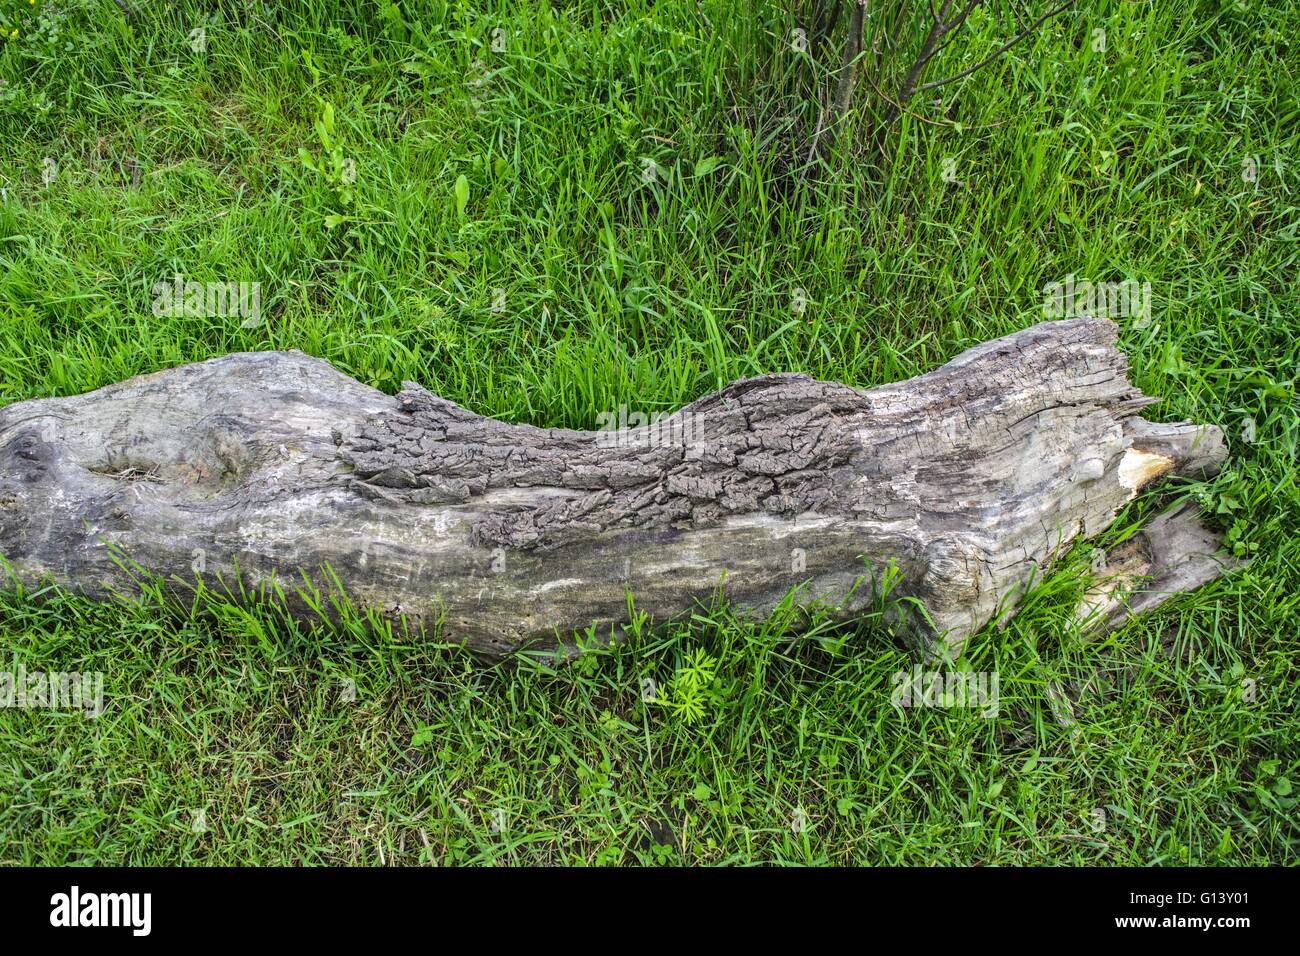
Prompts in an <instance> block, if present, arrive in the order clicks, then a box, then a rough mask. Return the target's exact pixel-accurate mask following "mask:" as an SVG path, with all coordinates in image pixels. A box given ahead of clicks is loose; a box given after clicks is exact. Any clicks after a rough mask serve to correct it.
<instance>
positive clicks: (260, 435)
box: [0, 319, 1226, 657]
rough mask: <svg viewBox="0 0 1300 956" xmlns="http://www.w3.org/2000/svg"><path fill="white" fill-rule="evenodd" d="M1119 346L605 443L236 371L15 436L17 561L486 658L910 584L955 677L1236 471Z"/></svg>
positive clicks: (1084, 329) (1082, 339)
mask: <svg viewBox="0 0 1300 956" xmlns="http://www.w3.org/2000/svg"><path fill="white" fill-rule="evenodd" d="M1116 336H1117V330H1116V328H1115V326H1114V325H1113V324H1112V323H1110V322H1108V321H1104V320H1097V319H1075V320H1067V321H1057V322H1045V323H1042V324H1040V325H1036V326H1033V327H1031V328H1028V329H1025V330H1023V331H1020V332H1017V333H1015V334H1013V335H1009V336H1007V337H1005V338H1001V339H997V340H995V341H991V342H987V343H984V344H982V345H978V346H976V347H974V348H972V349H970V350H968V351H966V352H964V353H962V354H961V355H959V356H958V357H956V358H955V359H953V360H952V361H951V362H949V363H948V364H947V365H945V366H943V367H942V368H939V369H937V370H936V371H933V372H930V373H929V374H926V375H922V376H920V377H918V378H915V379H911V380H909V381H905V382H899V383H896V384H892V385H884V386H880V387H877V388H872V389H867V390H858V389H854V388H850V387H849V386H846V385H839V384H835V383H830V382H820V381H816V380H814V379H811V378H808V377H806V376H803V375H793V374H778V375H763V376H760V377H758V378H752V379H746V380H743V381H738V382H734V383H733V384H731V385H728V386H727V387H726V388H724V389H722V390H721V391H719V392H717V393H715V394H712V395H709V396H707V397H704V398H701V399H699V400H698V401H696V402H694V403H692V404H690V405H688V406H686V407H685V408H683V409H682V410H681V411H679V412H677V413H676V414H674V415H672V416H669V417H668V418H666V419H664V420H661V421H657V422H653V423H651V424H647V425H643V426H642V427H637V428H626V429H614V430H606V431H598V432H581V431H569V430H564V429H545V428H535V427H532V426H528V425H510V424H506V423H504V422H500V421H495V420H492V419H488V418H484V417H481V416H479V415H476V414H474V413H472V412H470V411H467V410H466V409H464V408H461V407H459V406H457V405H454V404H452V403H451V402H448V401H445V400H443V399H441V398H439V397H437V396H436V395H433V394H431V393H429V392H427V391H425V390H424V389H423V388H421V387H420V386H418V385H415V384H412V383H406V384H405V386H404V387H403V389H402V391H401V392H400V394H398V395H397V396H395V397H393V396H388V395H385V394H383V393H382V392H379V391H377V390H375V389H373V388H370V387H368V386H365V385H362V384H360V383H358V382H356V381H354V380H353V379H351V378H349V377H347V376H346V375H344V374H342V373H341V372H339V371H337V370H336V369H334V368H333V367H332V366H330V365H329V364H328V363H327V362H325V361H323V360H321V359H316V358H312V357H310V356H307V355H304V354H301V353H298V352H253V353H243V354H235V355H228V356H225V357H223V358H218V359H213V360H210V361H207V362H201V363H198V364H194V365H186V366H182V367H180V368H174V369H170V370H167V371H163V372H158V373H155V374H151V375H144V376H140V377H137V378H133V379H131V380H129V381H126V382H122V383H119V384H116V385H112V386H108V387H106V388H101V389H99V390H97V391H94V392H90V393H87V394H84V395H79V396H75V397H68V398H48V399H36V400H31V401H24V402H18V403H15V404H12V405H10V406H8V407H6V408H4V409H0V555H3V556H4V557H5V558H6V559H7V561H8V562H10V564H11V573H12V574H13V575H15V576H16V577H17V579H18V580H20V581H22V582H26V583H28V584H34V583H36V582H38V581H46V580H49V581H53V582H55V583H57V584H59V585H63V586H66V587H69V588H72V589H75V590H77V591H80V592H83V593H86V594H88V595H92V596H104V595H107V594H109V593H112V592H114V591H117V590H120V589H122V588H125V587H129V586H130V584H131V571H130V565H132V564H134V565H135V566H138V568H140V569H143V570H145V571H147V572H149V573H150V574H153V575H158V576H161V577H162V578H164V579H166V580H168V581H169V582H171V583H172V584H173V586H176V587H185V586H193V583H194V581H195V578H196V577H198V578H201V579H203V581H204V583H205V584H208V585H209V586H210V587H214V588H215V589H217V590H223V591H225V592H227V593H234V594H239V593H241V591H249V592H256V591H257V590H258V588H259V585H262V584H265V583H266V582H267V581H268V580H276V581H279V582H280V583H281V584H282V585H283V586H284V587H285V589H286V590H287V591H288V592H289V601H290V603H291V606H292V607H293V608H294V610H295V612H296V613H301V614H303V615H304V616H312V615H313V614H314V613H315V612H314V611H312V610H311V608H310V604H311V602H310V601H307V600H304V599H303V598H302V595H301V594H298V595H296V596H295V593H294V589H295V583H296V584H297V585H298V586H299V587H300V588H305V584H304V582H310V584H311V586H312V587H319V588H322V589H324V588H327V587H328V586H329V583H330V581H332V580H334V579H335V577H334V576H336V579H337V582H339V583H341V584H342V585H343V586H344V587H345V589H346V591H347V593H348V595H349V597H350V599H351V600H352V601H354V602H356V603H358V604H360V605H364V606H368V607H371V608H374V609H377V610H379V611H380V612H381V613H383V614H385V615H389V616H391V617H394V618H400V619H402V620H404V621H405V622H406V624H407V625H409V626H413V627H423V628H425V629H426V632H430V633H431V632H432V630H433V625H435V623H436V624H438V625H439V626H440V628H441V630H440V634H441V639H442V640H446V641H453V642H463V643H464V644H466V645H468V646H469V647H470V648H471V649H473V650H475V651H477V652H480V653H482V654H485V655H488V656H493V657H495V656H501V655H504V654H508V653H511V652H514V651H516V650H519V649H520V648H522V647H525V646H536V647H542V648H546V647H556V646H561V645H563V644H564V643H565V642H566V640H568V639H569V638H571V636H572V635H573V633H574V632H575V631H582V630H584V629H586V628H588V627H589V626H590V625H592V624H593V623H595V624H596V625H597V626H598V628H599V629H600V631H601V633H604V634H609V633H610V631H611V628H612V629H617V628H618V627H619V625H621V624H622V623H623V622H624V621H625V619H626V616H627V610H628V594H629V592H630V593H631V594H632V595H633V596H634V598H635V603H636V606H637V607H638V609H640V610H641V611H644V612H647V613H648V614H650V615H651V616H652V617H653V618H654V619H656V620H663V619H666V618H671V617H674V616H677V615H681V614H683V613H686V612H688V611H689V610H691V609H692V607H694V606H695V605H696V604H697V603H698V602H706V603H707V602H708V601H710V600H711V599H712V598H713V597H714V596H715V595H716V594H717V593H718V590H719V588H721V589H722V592H723V593H724V594H725V596H726V598H727V599H728V600H730V601H731V602H732V603H733V604H734V605H735V607H736V608H737V609H739V610H740V611H742V612H744V613H746V614H749V615H757V616H761V615H763V614H766V613H768V612H769V611H770V610H771V609H772V608H774V607H775V606H776V605H777V604H778V603H779V602H780V601H781V600H782V599H783V598H784V597H785V596H786V595H787V593H788V592H789V590H790V589H791V588H792V587H796V586H801V587H802V588H803V591H802V592H801V599H802V600H803V601H805V602H818V603H820V604H823V605H825V606H827V607H829V608H833V609H834V610H833V613H834V615H836V616H837V617H840V618H845V619H848V618H852V617H853V616H854V615H855V614H858V613H860V612H861V611H862V610H863V609H864V608H865V607H867V606H868V604H869V602H870V601H871V600H872V594H871V592H872V587H871V586H870V582H872V581H874V580H876V579H877V578H878V577H879V575H880V574H881V573H883V571H884V569H885V568H886V567H889V566H890V565H891V564H892V565H893V566H895V568H896V570H897V572H898V574H899V579H900V581H901V584H900V585H899V589H900V591H901V593H904V594H907V595H910V596H912V597H915V598H916V599H918V601H919V603H920V604H921V605H922V606H924V608H925V610H926V612H927V614H928V623H927V624H926V628H927V633H928V634H930V635H931V637H932V638H934V639H936V643H935V644H934V645H933V646H934V647H937V648H943V649H946V650H947V651H948V652H949V653H955V652H957V651H959V650H960V648H961V647H962V645H963V643H964V641H965V639H966V638H967V637H968V636H969V635H970V634H971V633H972V632H973V631H974V630H976V629H977V628H979V627H981V626H982V625H983V624H985V623H987V622H988V621H989V620H991V619H993V618H994V617H995V616H999V617H1000V616H1003V615H1005V614H1006V613H1008V611H1009V609H1012V608H1014V605H1015V602H1016V601H1017V600H1018V598H1019V595H1020V594H1021V592H1022V590H1023V589H1024V588H1025V587H1026V585H1027V584H1028V583H1029V582H1030V581H1031V579H1033V578H1034V577H1035V576H1036V575H1037V573H1038V572H1039V571H1040V569H1042V568H1044V567H1046V566H1047V565H1048V564H1050V563H1051V561H1052V560H1053V558H1055V557H1056V556H1058V555H1060V554H1061V553H1062V552H1063V551H1064V550H1065V549H1067V548H1069V547H1070V545H1071V544H1072V542H1074V541H1075V540H1076V539H1081V538H1088V537H1092V536H1094V535H1097V534H1098V533H1100V532H1101V531H1103V530H1104V529H1105V528H1106V527H1107V526H1108V525H1109V524H1110V523H1111V522H1112V521H1113V520H1114V519H1115V517H1116V513H1117V512H1118V511H1119V510H1120V509H1121V508H1123V507H1124V505H1125V504H1126V503H1128V502H1129V501H1130V500H1132V499H1133V498H1134V497H1135V496H1136V495H1137V493H1138V491H1139V490H1140V489H1141V488H1142V487H1143V486H1144V485H1146V484H1147V483H1149V482H1150V481H1152V480H1154V479H1156V478H1158V477H1160V476H1162V475H1166V474H1170V473H1175V474H1183V475H1204V474H1209V473H1212V472H1213V471H1214V470H1215V469H1217V467H1218V466H1219V464H1220V463H1221V462H1222V461H1223V459H1224V457H1225V455H1226V450H1225V447H1224V444H1223V439H1222V435H1221V433H1220V432H1219V430H1218V429H1217V428H1214V427H1212V426H1205V427H1201V426H1196V425H1191V424H1187V423H1179V424H1156V423H1153V422H1149V421H1146V420H1145V419H1143V418H1141V417H1139V416H1138V412H1139V411H1140V410H1141V409H1143V408H1144V407H1145V406H1147V405H1149V404H1150V403H1151V402H1153V401H1154V399H1150V398H1147V397H1145V396H1144V395H1142V394H1141V392H1139V391H1138V390H1137V389H1135V388H1133V387H1132V386H1131V385H1130V384H1129V381H1128V378H1127V363H1126V360H1125V358H1124V356H1123V355H1122V354H1121V353H1120V352H1119V351H1118V349H1117V348H1116V347H1115V342H1116ZM1171 540H1173V539H1171ZM124 559H125V560H124ZM1165 563H1166V564H1167V563H1169V562H1165ZM327 569H328V570H327ZM330 572H332V576H331V573H330ZM1200 579H1201V577H1197V581H1198V582H1199V580H1200ZM232 583H233V584H234V585H237V587H232Z"/></svg>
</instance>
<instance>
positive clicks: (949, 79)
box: [915, 0, 1075, 93]
mask: <svg viewBox="0 0 1300 956" xmlns="http://www.w3.org/2000/svg"><path fill="white" fill-rule="evenodd" d="M1074 3H1075V0H1065V3H1062V4H1061V5H1060V6H1058V7H1054V8H1052V9H1051V10H1048V11H1047V12H1046V13H1044V14H1043V15H1042V16H1041V17H1039V18H1038V19H1037V20H1035V21H1034V22H1033V23H1031V24H1030V25H1029V26H1028V27H1027V28H1026V29H1024V30H1021V31H1020V32H1019V33H1018V34H1016V35H1015V36H1014V37H1012V38H1011V39H1010V40H1008V41H1007V42H1006V43H1004V44H1002V46H1000V47H998V48H997V49H996V50H994V51H993V52H992V53H990V54H989V55H988V56H986V57H985V58H984V59H982V60H980V61H979V62H978V63H976V64H975V65H974V66H972V67H970V68H968V69H965V70H962V71H961V72H960V73H954V74H953V75H952V76H946V77H944V78H943V79H942V80H931V81H930V82H929V83H922V84H921V85H920V86H918V87H917V88H916V90H915V92H917V93H924V92H925V91H926V90H933V89H935V88H936V87H940V86H946V85H948V84H949V83H955V82H956V81H957V80H960V79H964V78H965V77H968V76H970V75H971V74H972V73H974V72H975V71H976V70H980V69H983V68H984V67H986V66H988V65H989V64H990V63H992V62H993V61H994V60H996V59H997V58H998V57H1000V56H1001V55H1002V54H1003V53H1006V52H1007V50H1010V49H1011V48H1012V47H1013V46H1015V45H1016V44H1017V43H1019V42H1020V41H1021V40H1023V39H1025V37H1027V36H1029V34H1031V33H1033V32H1034V31H1035V30H1036V29H1038V27H1039V26H1041V25H1042V23H1043V21H1045V20H1048V19H1050V18H1051V17H1054V16H1056V15H1057V14H1058V13H1061V12H1062V11H1064V10H1066V9H1067V8H1069V7H1072V6H1074Z"/></svg>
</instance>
